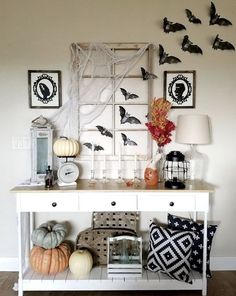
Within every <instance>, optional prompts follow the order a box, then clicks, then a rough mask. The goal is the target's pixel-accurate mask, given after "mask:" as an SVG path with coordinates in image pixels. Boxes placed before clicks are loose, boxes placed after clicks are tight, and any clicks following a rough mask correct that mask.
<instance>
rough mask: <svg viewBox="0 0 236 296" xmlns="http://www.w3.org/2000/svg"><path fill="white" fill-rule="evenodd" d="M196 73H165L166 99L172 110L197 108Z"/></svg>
mask: <svg viewBox="0 0 236 296" xmlns="http://www.w3.org/2000/svg"><path fill="white" fill-rule="evenodd" d="M195 89H196V71H195V70H193V71H164V98H165V99H166V100H168V101H170V102H171V104H172V107H171V108H195V104H196V102H195V97H196V94H195V92H196V91H195Z"/></svg>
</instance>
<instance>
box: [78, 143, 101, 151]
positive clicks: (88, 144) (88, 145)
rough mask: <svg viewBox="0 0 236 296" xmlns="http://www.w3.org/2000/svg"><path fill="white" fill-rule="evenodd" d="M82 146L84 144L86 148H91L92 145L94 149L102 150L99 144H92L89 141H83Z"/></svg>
mask: <svg viewBox="0 0 236 296" xmlns="http://www.w3.org/2000/svg"><path fill="white" fill-rule="evenodd" d="M83 145H84V146H86V147H87V148H88V149H90V150H92V147H94V148H93V150H94V151H99V150H104V148H103V147H102V146H100V145H95V144H94V145H92V144H91V143H84V144H83Z"/></svg>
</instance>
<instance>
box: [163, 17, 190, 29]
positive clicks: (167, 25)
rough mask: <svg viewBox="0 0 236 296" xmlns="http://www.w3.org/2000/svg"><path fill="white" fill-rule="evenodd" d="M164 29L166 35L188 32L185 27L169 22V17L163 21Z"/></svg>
mask: <svg viewBox="0 0 236 296" xmlns="http://www.w3.org/2000/svg"><path fill="white" fill-rule="evenodd" d="M163 29H164V32H165V33H169V32H177V31H182V30H186V28H185V26H184V25H182V24H180V23H173V22H171V21H168V19H167V17H165V18H164V19H163Z"/></svg>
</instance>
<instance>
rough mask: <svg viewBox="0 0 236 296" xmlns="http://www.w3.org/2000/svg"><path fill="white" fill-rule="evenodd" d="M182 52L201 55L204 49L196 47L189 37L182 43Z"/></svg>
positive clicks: (185, 37) (186, 36)
mask: <svg viewBox="0 0 236 296" xmlns="http://www.w3.org/2000/svg"><path fill="white" fill-rule="evenodd" d="M182 50H183V51H188V52H190V53H200V54H202V49H201V48H200V47H199V46H198V45H196V44H193V43H192V42H191V41H190V40H189V37H188V35H185V36H184V39H183V42H182Z"/></svg>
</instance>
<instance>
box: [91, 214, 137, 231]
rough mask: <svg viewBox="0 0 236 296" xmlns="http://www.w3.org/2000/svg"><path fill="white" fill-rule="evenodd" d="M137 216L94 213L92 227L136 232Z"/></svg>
mask: <svg viewBox="0 0 236 296" xmlns="http://www.w3.org/2000/svg"><path fill="white" fill-rule="evenodd" d="M137 220H138V214H137V213H135V212H94V213H93V218H92V226H93V228H94V229H96V228H122V229H129V230H133V231H135V232H136V230H137Z"/></svg>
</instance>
